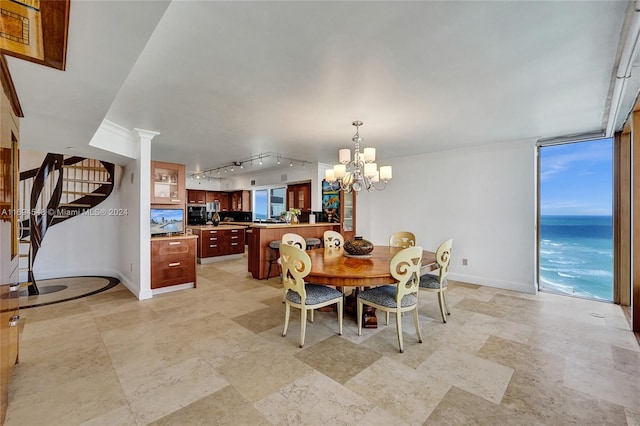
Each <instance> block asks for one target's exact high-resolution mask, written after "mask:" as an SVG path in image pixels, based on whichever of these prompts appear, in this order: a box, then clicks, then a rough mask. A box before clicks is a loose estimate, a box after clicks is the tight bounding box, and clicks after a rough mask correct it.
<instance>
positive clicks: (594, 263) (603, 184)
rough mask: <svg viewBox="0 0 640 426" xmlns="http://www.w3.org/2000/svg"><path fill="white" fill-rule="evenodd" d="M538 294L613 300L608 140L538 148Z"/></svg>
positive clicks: (609, 144) (609, 149)
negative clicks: (547, 293) (562, 294)
mask: <svg viewBox="0 0 640 426" xmlns="http://www.w3.org/2000/svg"><path fill="white" fill-rule="evenodd" d="M539 153H540V155H539V161H540V164H539V170H540V176H539V178H540V179H539V182H540V198H539V199H540V209H539V212H540V217H539V224H540V231H539V244H538V247H539V252H538V255H539V262H538V268H539V269H538V277H539V280H538V283H539V288H540V290H543V291H551V292H558V293H564V294H570V295H574V296H579V297H585V298H593V299H601V300H608V301H610V300H612V299H613V222H612V178H613V146H612V140H611V139H598V140H593V141H588V142H575V143H567V144H561V145H549V146H541V147H540V148H539Z"/></svg>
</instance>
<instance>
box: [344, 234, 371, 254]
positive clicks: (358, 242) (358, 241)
mask: <svg viewBox="0 0 640 426" xmlns="http://www.w3.org/2000/svg"><path fill="white" fill-rule="evenodd" d="M344 251H346V252H347V253H349V254H350V255H352V256H366V255H368V254H369V253H371V252H372V251H373V243H371V242H370V241H367V240H364V239H362V237H355V239H353V240H349V241H346V242H345V243H344Z"/></svg>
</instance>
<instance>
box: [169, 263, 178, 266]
mask: <svg viewBox="0 0 640 426" xmlns="http://www.w3.org/2000/svg"><path fill="white" fill-rule="evenodd" d="M169 266H180V262H175V263H170V264H169Z"/></svg>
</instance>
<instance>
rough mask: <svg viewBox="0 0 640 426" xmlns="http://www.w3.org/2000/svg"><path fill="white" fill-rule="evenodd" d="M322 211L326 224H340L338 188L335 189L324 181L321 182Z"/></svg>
mask: <svg viewBox="0 0 640 426" xmlns="http://www.w3.org/2000/svg"><path fill="white" fill-rule="evenodd" d="M322 211H323V212H324V213H325V214H326V215H327V222H335V223H340V188H337V189H336V188H335V187H334V186H332V185H331V184H330V183H329V182H327V181H326V180H323V181H322Z"/></svg>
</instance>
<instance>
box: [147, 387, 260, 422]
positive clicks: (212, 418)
mask: <svg viewBox="0 0 640 426" xmlns="http://www.w3.org/2000/svg"><path fill="white" fill-rule="evenodd" d="M214 424H215V425H221V426H222V425H229V426H231V425H252V426H259V425H265V426H266V425H271V423H269V422H268V421H267V419H265V418H264V416H263V415H262V414H260V412H259V411H258V410H256V409H255V408H254V407H253V404H251V403H250V402H249V401H247V400H246V399H244V398H243V397H242V395H240V394H239V393H238V392H237V391H236V390H235V389H234V388H233V387H231V386H227V387H225V388H222V389H220V390H219V391H217V392H215V393H212V394H211V395H208V396H205V397H204V398H202V399H200V400H198V401H195V402H193V403H191V404H189V405H187V406H186V407H183V408H180V409H179V410H177V411H174V412H173V413H171V414H169V415H167V416H166V417H163V418H162V419H159V420H156V421H155V422H152V423H150V425H154V426H163V425H166V426H174V425H185V426H187V425H188V426H195V425H214Z"/></svg>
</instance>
